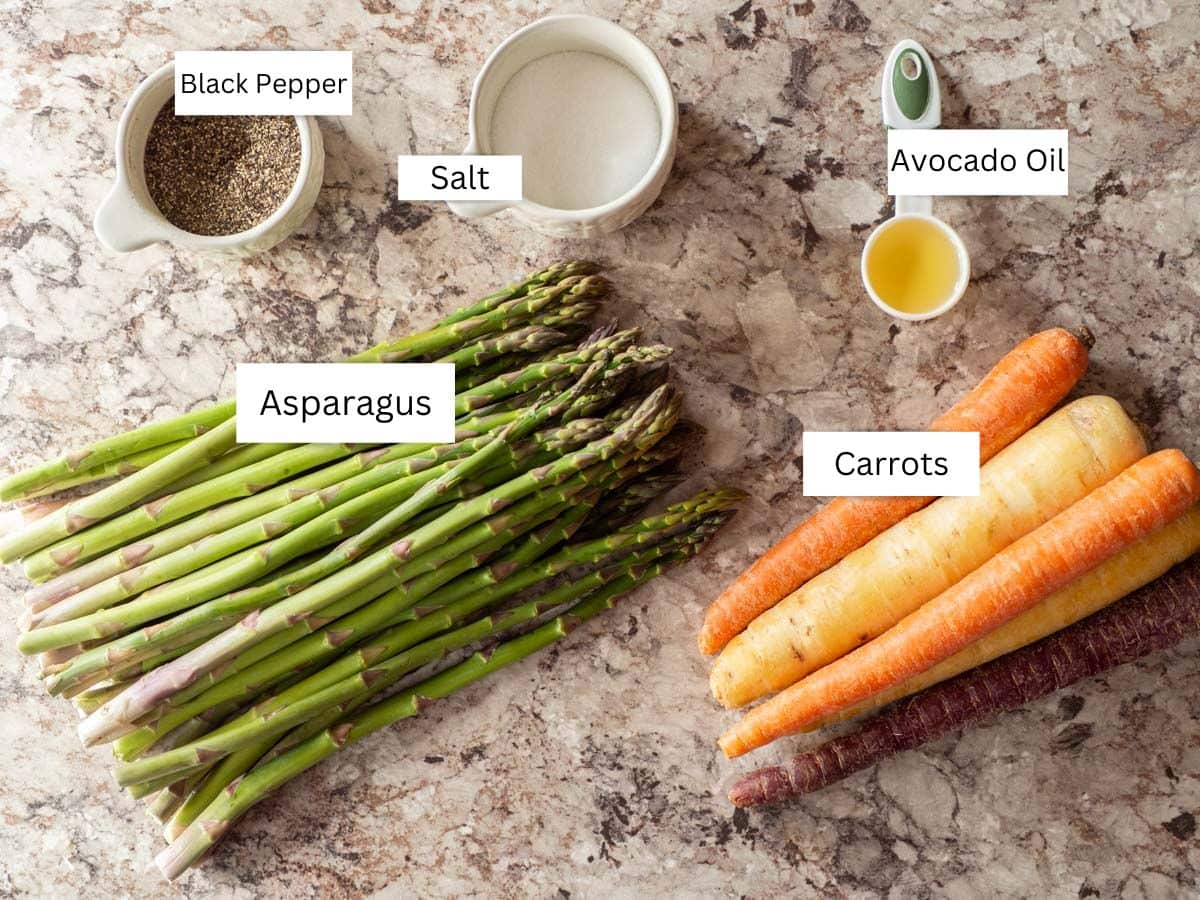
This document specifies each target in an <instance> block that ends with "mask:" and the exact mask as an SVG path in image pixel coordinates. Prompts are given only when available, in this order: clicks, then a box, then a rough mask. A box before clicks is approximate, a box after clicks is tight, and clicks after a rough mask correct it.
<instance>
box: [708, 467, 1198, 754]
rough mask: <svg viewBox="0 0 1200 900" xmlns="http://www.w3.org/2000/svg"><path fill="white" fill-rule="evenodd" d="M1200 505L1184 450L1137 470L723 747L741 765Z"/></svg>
mask: <svg viewBox="0 0 1200 900" xmlns="http://www.w3.org/2000/svg"><path fill="white" fill-rule="evenodd" d="M1197 499H1200V473H1198V472H1197V471H1196V467H1195V466H1193V465H1192V463H1191V462H1190V461H1189V460H1188V458H1187V457H1186V456H1184V455H1183V454H1182V453H1181V452H1179V451H1178V450H1162V451H1160V452H1158V453H1155V454H1152V455H1150V456H1147V457H1145V458H1144V459H1142V460H1140V461H1138V462H1136V463H1134V464H1133V465H1131V466H1130V467H1129V468H1128V469H1126V470H1125V471H1124V472H1122V473H1121V474H1120V475H1118V476H1117V477H1116V478H1114V479H1113V480H1112V481H1110V482H1108V483H1107V484H1105V485H1103V486H1101V487H1099V488H1097V489H1096V490H1094V491H1093V492H1092V493H1090V494H1088V495H1087V496H1086V497H1084V498H1083V499H1082V500H1080V501H1078V502H1077V503H1075V504H1074V505H1073V506H1071V507H1070V508H1069V509H1067V510H1065V511H1064V512H1062V513H1059V514H1058V515H1057V516H1055V517H1054V518H1053V519H1051V520H1050V521H1049V522H1047V523H1046V524H1044V525H1042V526H1041V527H1040V528H1038V529H1036V530H1035V531H1033V532H1031V533H1030V534H1027V535H1026V536H1025V537H1023V538H1021V539H1020V540H1018V541H1016V542H1015V543H1013V544H1011V545H1010V546H1009V547H1008V548H1006V549H1005V550H1003V551H1002V552H1000V553H999V554H997V555H996V556H994V557H992V559H990V560H989V561H988V562H986V563H984V564H983V565H982V566H980V567H979V568H978V569H976V570H975V571H974V572H972V573H971V574H970V575H968V576H967V577H966V578H964V579H963V580H962V581H960V582H958V583H957V584H955V585H953V586H952V587H950V588H948V589H947V590H945V591H943V592H942V593H941V594H939V595H938V596H937V597H935V598H934V599H933V600H930V601H929V602H928V603H926V604H925V605H924V606H922V607H921V608H920V609H918V610H916V611H915V612H913V613H911V614H909V615H908V616H907V617H906V618H904V619H903V620H902V621H900V622H899V623H898V624H896V625H895V626H893V627H892V628H891V629H889V630H888V631H887V632H885V633H884V634H882V635H880V636H879V637H878V638H876V639H875V640H873V641H871V642H870V643H868V644H865V645H864V646H862V647H860V648H858V649H857V650H855V651H854V652H852V653H850V654H848V655H846V656H843V657H842V658H841V659H839V660H837V661H836V662H833V663H831V664H830V665H828V666H826V667H825V668H823V669H820V670H818V671H816V672H814V673H813V674H812V675H809V676H808V677H807V678H805V679H804V680H802V681H800V682H799V683H797V684H794V685H792V686H791V687H790V688H788V689H787V690H785V691H783V692H782V693H780V694H778V695H777V696H776V697H774V698H772V699H771V700H769V701H767V702H766V703H764V704H763V705H761V706H759V707H757V708H755V709H754V710H752V711H751V712H750V713H748V714H747V715H746V716H745V717H744V718H743V719H742V721H741V722H739V723H738V724H737V725H735V726H734V727H733V728H731V729H730V730H729V731H727V732H726V733H725V735H724V736H723V737H722V738H721V748H722V749H723V750H724V751H725V754H726V755H727V756H730V757H733V756H740V755H741V754H743V753H746V752H749V751H750V750H753V749H755V748H756V747H761V746H763V745H764V744H767V743H769V742H770V741H773V740H775V739H776V738H778V737H782V736H783V735H785V734H791V733H793V732H796V731H799V730H801V729H803V728H805V727H806V726H808V725H809V724H810V723H812V722H814V721H816V720H817V719H819V718H822V717H825V716H830V715H833V714H835V713H837V712H839V711H840V710H843V709H846V708H848V707H850V706H853V705H854V704H856V703H861V702H862V701H864V700H866V699H867V698H868V697H870V696H871V695H873V694H875V693H877V692H879V691H883V690H886V689H888V688H890V687H892V686H894V685H896V684H899V683H900V682H902V681H904V680H905V679H906V678H912V677H913V676H915V675H918V674H919V673H921V672H923V671H925V670H926V669H929V668H931V667H932V666H934V665H936V664H937V663H939V662H941V661H942V660H944V659H946V658H947V657H950V656H952V655H953V654H955V653H957V652H959V651H960V650H962V649H963V648H964V647H966V646H967V645H968V644H970V643H971V642H972V641H974V640H977V639H978V638H980V637H982V636H983V635H985V634H987V633H988V632H990V631H992V630H993V629H995V628H997V627H999V626H1000V625H1002V624H1004V623H1005V622H1007V621H1008V620H1009V619H1012V618H1013V617H1014V616H1017V615H1019V614H1020V613H1022V612H1024V611H1025V610H1027V609H1029V608H1030V607H1032V606H1033V605H1034V604H1036V603H1038V602H1039V601H1041V600H1043V599H1045V598H1046V597H1048V596H1049V595H1050V594H1051V593H1053V592H1054V591H1056V590H1058V589H1059V588H1062V587H1064V586H1065V585H1067V584H1068V583H1069V582H1070V581H1072V580H1073V579H1075V578H1078V577H1079V576H1080V575H1082V574H1083V573H1085V572H1087V571H1089V570H1090V569H1092V568H1094V567H1095V566H1097V565H1099V564H1100V563H1102V562H1104V561H1105V560H1106V559H1109V558H1111V557H1112V556H1115V555H1116V554H1117V553H1119V552H1121V550H1123V549H1124V548H1125V547H1128V546H1129V545H1130V544H1132V543H1133V542H1134V541H1137V540H1140V539H1141V538H1143V537H1145V536H1146V535H1148V534H1150V533H1152V532H1154V531H1156V530H1157V529H1159V528H1162V527H1163V526H1164V525H1166V524H1167V523H1168V522H1170V521H1172V520H1174V519H1177V518H1179V517H1180V516H1181V515H1183V514H1184V512H1186V511H1187V509H1188V507H1190V506H1191V505H1192V504H1193V503H1195V502H1196V501H1197Z"/></svg>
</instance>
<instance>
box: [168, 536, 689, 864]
mask: <svg viewBox="0 0 1200 900" xmlns="http://www.w3.org/2000/svg"><path fill="white" fill-rule="evenodd" d="M684 558H686V554H685V553H684V552H683V551H680V552H679V553H678V554H677V557H676V558H674V559H665V560H663V561H661V562H660V563H658V564H656V565H654V566H652V567H649V568H647V569H645V570H643V571H641V572H635V573H630V574H628V575H625V576H623V577H621V578H619V579H617V580H615V581H613V582H612V583H610V584H609V585H607V586H606V587H605V588H603V589H602V590H600V591H598V592H597V593H596V594H594V595H593V596H592V597H589V598H587V599H585V600H582V601H580V602H579V603H578V604H576V605H575V606H573V607H571V609H570V610H569V611H568V612H566V613H564V614H563V615H560V616H558V617H557V618H555V619H553V620H551V621H550V622H547V623H546V624H544V625H542V626H540V627H538V628H536V629H534V630H533V631H531V632H529V633H528V634H526V635H523V636H521V637H518V638H515V639H513V640H510V641H506V642H504V643H502V644H500V645H498V646H497V647H495V648H494V649H493V650H492V651H491V652H490V653H476V654H475V655H474V656H472V657H470V658H469V659H467V660H465V661H463V662H462V663H459V664H458V665H456V666H452V667H451V668H449V669H447V670H446V671H444V672H441V673H439V674H438V675H435V676H433V677H432V678H430V679H427V680H426V681H423V682H421V683H420V684H418V685H416V686H415V687H412V688H410V689H408V690H406V691H403V692H401V693H399V694H397V695H395V696H394V697H390V698H388V699H386V700H383V701H381V702H379V703H376V704H374V705H372V706H369V707H367V708H365V709H364V710H362V711H361V712H359V713H358V714H357V715H355V716H353V717H352V718H349V719H347V720H345V721H343V722H339V723H338V724H336V725H334V726H332V727H330V728H328V729H326V730H325V731H324V732H322V733H321V734H319V735H317V736H315V737H312V738H310V739H309V740H307V741H305V742H304V743H302V744H299V745H298V746H296V747H294V748H292V749H291V750H289V751H288V752H286V753H284V754H282V755H280V756H278V757H276V758H274V759H272V760H270V761H268V762H266V763H265V764H263V765H262V766H260V767H258V768H256V769H255V770H254V771H252V772H250V773H249V774H248V775H246V777H245V778H243V779H241V780H240V781H238V782H237V783H236V784H235V785H231V786H230V788H229V789H228V790H226V791H224V792H223V793H222V794H221V795H220V796H219V797H218V798H217V799H216V800H215V801H213V803H211V804H210V805H209V806H208V808H207V809H205V810H204V811H203V813H201V814H200V816H199V817H198V818H197V819H196V821H195V822H193V823H192V824H191V825H189V826H188V827H187V829H186V830H185V831H184V832H183V833H182V834H181V835H180V836H179V837H178V838H177V839H176V840H175V841H173V842H172V843H171V845H170V846H169V847H167V849H166V850H164V851H163V852H162V853H160V854H159V855H158V857H157V858H156V860H155V862H156V863H157V865H158V867H159V869H160V870H161V871H162V873H163V874H164V875H165V876H166V877H167V878H168V879H171V880H174V879H176V878H178V877H179V876H180V875H181V874H183V872H184V871H186V870H187V868H188V867H189V866H191V865H192V863H194V862H196V861H197V860H198V859H199V858H200V857H201V856H203V855H204V854H205V853H207V852H208V851H209V850H210V849H211V848H212V846H213V845H214V844H215V843H216V842H217V841H218V840H220V838H221V837H222V836H223V835H224V834H225V832H226V831H227V830H228V829H229V827H230V826H231V825H232V824H233V822H234V821H235V820H236V819H238V818H240V817H241V816H242V815H243V814H244V813H245V812H246V811H247V810H248V809H249V808H250V807H251V806H253V805H254V804H255V803H257V802H258V801H259V800H261V799H262V798H263V797H265V796H266V795H267V794H269V793H271V792H272V791H273V790H275V789H276V788H278V787H279V786H280V785H282V784H284V783H285V782H286V781H288V780H290V779H291V778H293V777H295V776H296V775H298V774H299V773H300V772H303V771H305V770H306V769H309V768H311V767H312V766H314V765H316V764H317V763H318V762H320V761H321V760H323V759H325V758H326V757H328V756H330V755H332V754H333V753H335V752H336V751H337V750H340V749H341V748H342V747H345V746H346V745H348V744H350V743H353V742H355V741H358V740H361V739H362V738H364V737H366V736H367V735H369V734H371V733H373V732H375V731H378V730H379V729H381V728H384V727H386V726H388V725H391V724H393V723H395V722H398V721H400V720H401V719H404V718H408V717H411V716H414V715H416V714H417V713H418V712H420V711H421V709H423V708H424V707H425V706H427V705H428V704H429V703H430V702H432V701H434V700H437V699H440V698H443V697H447V696H449V695H450V694H453V693H454V692H456V691H458V690H461V689H462V688H464V687H466V686H467V685H469V684H472V683H474V682H475V681H478V680H480V679H482V678H484V677H486V676H487V675H490V674H492V673H493V672H495V671H498V670H499V669H501V668H504V667H505V666H508V665H511V664H513V663H515V662H518V661H519V660H521V659H524V658H525V657H527V656H530V655H532V654H533V653H536V652H537V651H539V650H541V649H543V648H544V647H546V646H548V645H550V644H551V643H553V642H554V641H556V640H559V639H561V638H562V637H565V636H566V635H567V634H568V633H569V632H570V631H572V630H574V628H575V627H577V626H578V625H579V624H580V623H582V622H584V621H586V620H588V619H591V618H593V617H595V616H596V615H599V614H600V613H601V612H604V611H605V610H607V609H610V608H612V606H613V605H614V603H615V601H616V599H617V598H618V597H620V596H621V595H622V594H624V593H627V592H628V591H630V590H632V589H633V588H634V587H636V586H637V585H638V584H640V583H642V582H644V581H647V580H649V579H650V578H652V577H654V576H656V575H658V574H660V573H661V572H662V571H664V570H665V569H666V568H667V566H669V565H671V564H673V563H676V562H679V561H682V560H683V559H684Z"/></svg>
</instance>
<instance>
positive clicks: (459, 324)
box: [0, 262, 607, 500]
mask: <svg viewBox="0 0 1200 900" xmlns="http://www.w3.org/2000/svg"><path fill="white" fill-rule="evenodd" d="M594 271H595V267H594V266H593V265H591V264H590V263H581V262H568V263H563V264H560V265H555V266H550V267H548V268H545V269H542V270H539V271H538V272H534V273H531V274H530V275H528V276H527V277H526V278H524V279H522V280H521V281H519V282H516V283H514V284H513V285H510V286H509V287H508V288H504V289H502V290H500V291H496V292H494V293H492V294H489V295H488V296H487V297H485V298H483V299H482V300H480V301H478V302H477V303H475V304H473V305H471V306H468V307H465V308H464V309H460V310H458V311H457V312H455V313H454V314H452V315H451V316H448V317H446V318H445V319H444V320H443V321H442V322H441V323H440V325H438V326H435V327H434V328H432V329H430V331H429V332H425V333H423V334H426V335H428V334H432V333H437V334H438V335H439V337H440V339H441V341H442V342H443V343H444V344H445V346H444V349H445V350H449V349H451V348H452V346H453V344H454V343H456V342H458V341H459V340H463V339H465V338H467V337H473V336H479V335H482V334H487V333H489V332H493V331H499V330H505V329H506V328H507V327H511V323H513V322H519V321H522V320H524V319H527V318H530V317H531V316H533V315H535V314H536V313H537V311H538V310H541V309H544V308H546V307H548V306H552V305H553V303H554V302H555V301H558V302H566V303H570V302H574V301H576V300H577V299H578V298H580V297H585V298H593V299H598V298H600V297H603V295H604V294H605V293H606V292H607V285H606V283H605V282H603V280H599V279H594V278H591V277H586V276H591V275H592V273H593V272H594ZM564 281H566V282H568V288H569V290H564V291H560V292H558V293H554V294H550V295H549V296H547V293H546V292H547V291H550V290H551V289H552V288H553V287H554V286H555V285H557V284H559V283H561V282H564ZM564 294H565V296H563V295H564ZM531 297H535V298H537V299H536V300H535V301H534V302H533V303H529V301H530V298H531ZM522 304H526V305H525V306H522ZM421 337H422V335H413V336H411V338H402V339H400V340H398V341H388V342H384V343H382V344H378V345H376V346H375V347H372V348H371V349H369V350H366V351H363V352H362V353H358V354H356V355H354V356H352V357H350V358H349V360H350V361H352V362H388V361H395V359H397V358H412V353H411V350H412V348H413V347H414V346H415V345H416V344H418V343H420V338H421ZM437 343H438V341H437V340H434V341H433V344H434V345H437ZM406 354H407V355H406ZM234 411H235V403H234V401H233V400H225V401H222V402H220V403H216V404H213V405H212V406H208V407H205V408H203V409H199V410H196V411H193V412H190V413H187V414H185V415H182V416H178V417H176V418H174V419H171V420H169V421H165V422H152V423H149V424H147V425H143V426H141V427H140V428H136V429H133V430H132V431H127V432H125V433H123V434H119V435H115V436H113V437H109V438H105V439H104V440H101V441H97V442H95V443H92V444H89V445H86V446H84V447H81V448H79V449H76V450H73V451H71V452H69V453H65V454H63V455H62V456H60V457H58V458H56V459H53V460H50V461H48V462H45V463H41V464H40V465H37V466H34V467H32V468H30V469H27V470H25V471H23V472H19V473H16V474H14V475H11V476H10V477H8V478H7V479H5V480H4V481H3V482H0V500H15V499H20V498H22V497H26V496H28V495H29V492H31V491H38V490H42V489H45V488H46V487H48V486H50V485H53V484H54V483H56V482H58V481H61V480H65V479H70V478H72V477H74V476H76V475H77V474H79V473H81V472H84V471H87V470H90V469H95V468H97V467H100V466H104V465H106V464H108V463H112V462H116V461H118V460H120V459H123V458H125V457H129V456H131V455H134V454H137V453H140V452H142V451H145V450H150V449H152V448H155V447H160V446H162V445H163V444H167V443H171V442H175V441H180V440H187V439H191V438H194V437H196V436H198V435H201V434H203V433H205V432H206V431H208V430H210V429H212V428H214V427H216V426H217V425H219V424H221V423H222V422H224V421H225V420H227V419H229V418H231V417H232V416H233V414H234Z"/></svg>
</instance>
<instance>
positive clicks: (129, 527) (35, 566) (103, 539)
mask: <svg viewBox="0 0 1200 900" xmlns="http://www.w3.org/2000/svg"><path fill="white" fill-rule="evenodd" d="M631 335H632V332H627V333H625V334H624V335H622V336H621V337H619V338H615V339H613V340H611V341H610V342H609V344H610V345H611V347H612V348H613V349H625V344H626V343H628V341H629V340H630V339H631V337H630V336H631ZM473 346H475V345H473ZM468 349H470V348H468ZM594 356H595V351H594V349H593V350H585V349H580V350H574V351H570V352H567V353H564V354H560V355H559V356H558V357H556V359H555V361H554V363H553V364H544V365H543V364H539V365H532V366H527V367H524V368H523V369H521V370H518V371H517V372H513V373H509V375H508V376H505V377H501V378H496V379H493V380H492V381H491V382H488V383H486V384H485V385H481V386H478V388H477V389H475V390H470V391H466V392H463V393H462V394H460V395H459V396H458V397H457V398H456V404H457V407H458V410H457V414H458V415H464V414H466V413H469V412H471V411H472V410H474V409H478V408H480V407H482V406H484V405H487V403H489V402H491V401H493V400H495V399H496V398H498V397H505V396H511V395H512V394H513V393H518V392H521V391H523V390H525V389H526V387H528V386H538V385H540V384H541V383H542V382H544V381H545V380H547V379H548V378H549V377H550V376H551V374H553V375H555V376H557V375H559V374H561V373H562V372H568V373H570V374H577V373H578V372H579V371H581V370H582V368H583V367H585V366H586V365H588V364H590V363H591V361H592V359H593V358H594ZM522 405H526V404H522ZM264 446H265V445H264ZM269 446H271V447H281V446H283V445H269ZM326 446H330V445H305V447H304V448H296V450H295V451H290V452H289V453H288V454H286V456H287V458H286V459H284V460H281V459H280V455H270V456H269V457H268V459H265V460H261V461H260V462H259V463H258V464H256V465H254V467H253V468H252V469H250V470H248V471H247V470H245V469H236V470H233V471H231V472H227V473H224V474H223V475H222V476H221V477H220V480H219V481H216V482H214V481H212V480H210V481H205V482H203V483H201V484H198V485H195V486H193V487H192V488H191V489H187V490H185V491H184V493H183V494H181V495H179V496H177V497H168V498H165V500H158V501H155V502H153V503H150V504H147V505H146V507H144V509H143V510H142V511H138V510H135V511H134V513H139V512H140V515H132V514H127V515H126V516H123V517H121V518H119V519H117V520H114V521H112V522H106V523H104V525H103V526H100V528H99V529H89V531H88V532H85V533H84V534H82V535H79V536H78V537H77V538H76V539H74V540H72V541H68V542H63V541H60V542H59V543H57V544H55V545H54V546H53V547H49V548H47V549H46V551H44V552H43V553H41V554H39V555H38V556H36V557H34V558H32V559H31V560H30V561H29V562H28V563H27V565H26V574H28V575H29V576H30V577H31V578H39V579H40V578H44V577H47V576H49V575H53V574H56V573H58V572H62V571H64V570H65V569H68V568H70V567H72V566H74V565H75V564H77V563H78V562H80V561H82V560H85V559H88V558H90V557H92V556H95V555H96V554H97V553H99V552H102V551H103V550H106V549H109V548H111V547H114V546H119V545H120V544H121V543H127V542H128V541H129V540H131V539H132V538H133V537H136V536H138V535H141V534H146V533H148V532H150V531H153V530H155V528H161V527H162V525H164V524H167V523H168V522H169V521H173V519H172V518H169V517H168V516H169V514H170V511H171V509H181V510H190V512H196V511H198V509H205V508H208V506H212V505H215V504H216V503H217V502H220V501H221V500H222V499H229V498H231V497H234V496H239V493H238V491H239V490H240V489H241V488H243V487H244V486H245V485H246V484H249V485H255V484H259V485H262V484H270V483H273V481H279V480H281V479H280V478H279V477H274V478H273V481H272V480H271V479H272V477H273V476H274V475H275V474H276V473H277V472H278V471H279V470H280V468H281V467H283V466H285V465H287V463H288V462H289V461H290V460H293V459H297V458H299V459H303V458H306V457H311V456H312V455H314V454H316V453H319V452H320V451H317V450H313V449H311V448H313V447H326ZM401 446H402V447H407V448H411V449H412V451H413V452H420V451H422V450H426V449H428V448H430V447H431V446H432V445H428V444H425V445H401ZM305 448H308V449H305ZM238 452H240V450H239V451H234V454H229V455H231V456H232V455H235V454H236V453H238ZM391 452H392V453H393V454H394V453H395V451H391ZM293 454H294V455H293ZM326 461H328V460H326ZM295 471H298V470H294V471H293V472H292V474H295ZM238 473H240V474H238ZM322 486H324V485H322ZM222 491H224V492H225V494H224V496H222V493H221V492H222ZM180 497H182V499H180ZM200 504H206V505H200ZM160 507H166V509H160ZM93 532H97V533H93Z"/></svg>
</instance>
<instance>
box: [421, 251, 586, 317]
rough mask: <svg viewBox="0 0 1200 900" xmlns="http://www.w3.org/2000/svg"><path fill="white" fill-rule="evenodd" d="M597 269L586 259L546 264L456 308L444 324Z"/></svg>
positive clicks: (474, 314) (471, 315)
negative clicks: (470, 302)
mask: <svg viewBox="0 0 1200 900" xmlns="http://www.w3.org/2000/svg"><path fill="white" fill-rule="evenodd" d="M597 271H598V267H597V266H596V265H595V263H591V262H587V261H586V260H571V261H569V262H564V263H555V264H554V265H550V266H546V268H544V269H539V270H538V271H536V272H532V273H530V274H529V275H526V276H525V277H524V278H522V279H521V280H520V281H517V282H515V283H513V284H510V285H509V286H508V287H504V288H501V289H500V290H498V291H493V292H492V293H490V294H488V295H487V296H486V297H482V298H481V299H479V300H477V301H476V302H475V303H473V304H471V305H470V306H464V307H462V308H460V309H457V310H455V311H454V312H452V313H450V315H448V316H446V317H445V318H444V319H442V324H443V325H453V324H454V323H455V322H461V321H462V320H463V319H471V318H474V317H475V316H479V315H482V314H483V313H486V312H489V311H490V310H492V309H495V308H496V307H497V306H499V305H500V304H501V303H504V302H505V301H508V300H513V299H515V298H517V297H523V296H525V295H526V294H528V293H529V292H530V291H531V290H534V289H535V288H538V287H543V286H545V285H550V284H556V283H558V282H559V281H562V280H563V279H564V278H572V277H582V276H584V275H595V274H596V272H597Z"/></svg>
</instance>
